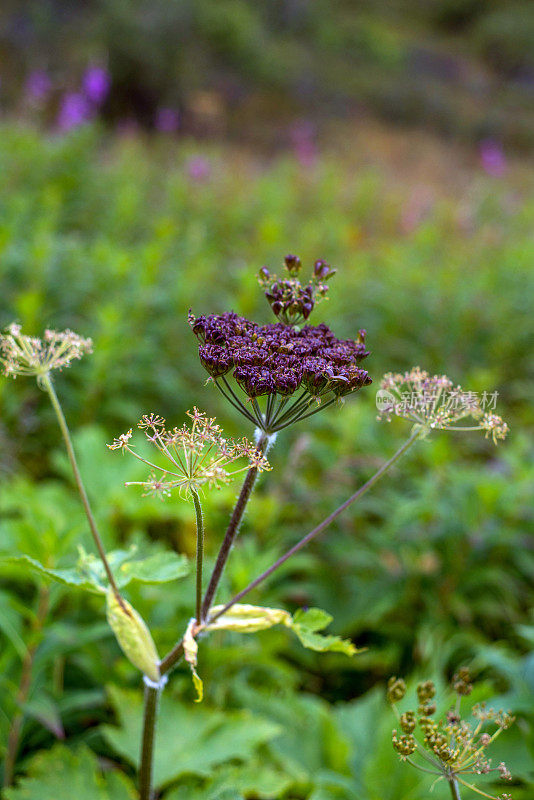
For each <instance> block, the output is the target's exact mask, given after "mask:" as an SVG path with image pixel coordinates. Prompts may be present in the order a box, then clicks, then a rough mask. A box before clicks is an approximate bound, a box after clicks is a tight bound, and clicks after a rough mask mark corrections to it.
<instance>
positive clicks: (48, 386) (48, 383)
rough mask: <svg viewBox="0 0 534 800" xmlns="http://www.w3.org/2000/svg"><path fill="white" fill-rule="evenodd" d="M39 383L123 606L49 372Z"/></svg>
mask: <svg viewBox="0 0 534 800" xmlns="http://www.w3.org/2000/svg"><path fill="white" fill-rule="evenodd" d="M40 385H41V387H42V388H43V389H44V391H45V392H46V393H47V394H48V396H49V398H50V402H51V403H52V407H53V409H54V411H55V414H56V417H57V421H58V423H59V427H60V429H61V434H62V436H63V440H64V442H65V447H66V449H67V455H68V458H69V462H70V466H71V468H72V472H73V475H74V480H75V482H76V486H77V489H78V493H79V495H80V498H81V501H82V505H83V507H84V511H85V515H86V517H87V522H88V523H89V529H90V531H91V534H92V536H93V539H94V542H95V545H96V549H97V550H98V554H99V556H100V558H101V560H102V564H103V565H104V569H105V571H106V575H107V578H108V581H109V585H110V586H111V589H112V590H113V593H114V595H115V597H116V598H117V600H118V602H119V603H120V604H121V606H123V605H124V603H123V600H122V597H121V594H120V592H119V589H118V586H117V583H116V581H115V578H114V576H113V572H112V570H111V567H110V565H109V562H108V559H107V556H106V551H105V549H104V545H103V542H102V539H101V537H100V534H99V532H98V528H97V525H96V521H95V518H94V516H93V512H92V510H91V505H90V503H89V498H88V497H87V492H86V491H85V486H84V483H83V480H82V476H81V474H80V470H79V467H78V462H77V460H76V454H75V452H74V447H73V445H72V440H71V437H70V432H69V427H68V425H67V421H66V419H65V415H64V414H63V409H62V408H61V404H60V402H59V399H58V396H57V394H56V391H55V389H54V385H53V383H52V380H51V378H50V374H49V373H45V374H44V375H43V376H42V377H41V380H40Z"/></svg>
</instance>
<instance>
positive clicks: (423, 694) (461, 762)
mask: <svg viewBox="0 0 534 800" xmlns="http://www.w3.org/2000/svg"><path fill="white" fill-rule="evenodd" d="M469 681H470V676H469V670H468V669H467V668H466V667H461V668H460V669H459V670H458V672H457V673H456V674H455V675H454V678H453V681H452V685H451V689H452V690H453V691H454V693H455V694H456V695H457V699H456V702H455V705H454V707H453V708H452V709H449V711H448V712H447V713H446V715H445V716H444V718H442V719H435V718H434V714H435V713H436V704H435V702H433V701H434V699H435V696H436V687H435V685H434V683H433V682H432V681H422V682H421V683H419V684H418V685H417V700H418V709H417V714H416V713H415V712H414V711H404V712H403V713H402V714H399V713H398V711H396V709H395V711H396V714H397V718H398V720H399V723H400V727H401V729H402V732H403V735H402V736H400V737H399V736H398V735H397V730H396V729H395V730H393V735H392V743H393V747H394V749H395V750H396V752H397V753H398V754H399V756H400V758H401V760H403V761H405V760H407V759H408V761H409V762H410V764H411V765H412V766H414V767H418V768H421V769H422V770H423V771H425V772H428V771H429V769H428V764H429V763H430V764H432V765H433V768H432V769H431V770H430V772H433V773H434V774H435V775H436V777H438V778H439V777H442V778H445V779H446V780H447V781H449V782H450V781H451V780H452V779H455V780H458V781H459V782H463V776H464V775H468V774H470V775H475V776H476V775H486V774H489V773H498V775H499V777H500V778H501V779H502V780H511V777H512V776H511V774H510V771H509V770H508V768H507V766H506V764H505V763H504V762H500V764H499V765H498V766H497V767H492V765H491V759H488V758H487V757H486V749H487V748H488V747H489V746H490V745H491V744H492V743H493V742H494V740H495V739H496V737H497V736H498V735H499V734H500V733H501V731H502V730H504V729H505V728H507V727H508V726H509V725H511V724H512V722H513V717H511V716H510V715H509V714H505V713H503V712H502V711H499V712H495V711H494V710H493V709H486V707H485V706H484V705H477V706H474V708H473V709H472V712H471V713H472V715H473V717H474V718H475V723H474V724H473V723H471V722H469V721H467V720H465V719H462V717H461V713H460V703H461V700H462V698H463V697H465V695H467V694H469V693H470V691H471V689H472V685H471V683H470V682H469ZM405 693H406V685H405V683H404V681H403V680H401V679H399V678H390V679H389V681H388V687H387V697H388V700H389V702H390V703H391V704H392V705H393V706H394V708H395V704H396V703H397V702H399V701H401V700H402V699H403V698H404V696H405ZM488 722H492V723H493V724H494V725H495V726H496V728H497V730H496V731H494V732H493V733H491V734H490V733H489V732H488V731H487V730H483V728H484V727H485V726H486V723H488ZM418 731H419V736H417V733H418ZM425 751H426V752H425ZM414 753H415V754H418V755H419V757H420V758H422V759H424V761H422V763H421V764H419V763H417V762H418V759H417V758H415V760H413V759H410V758H409V756H411V755H413V754H414ZM468 785H469V786H471V788H473V789H475V791H479V790H478V789H477V788H476V786H474V785H472V784H468ZM480 794H484V792H480ZM485 797H489V798H493V800H506V798H508V800H510V798H509V795H506V794H503V795H500V796H499V798H495V797H494V796H493V795H489V794H485Z"/></svg>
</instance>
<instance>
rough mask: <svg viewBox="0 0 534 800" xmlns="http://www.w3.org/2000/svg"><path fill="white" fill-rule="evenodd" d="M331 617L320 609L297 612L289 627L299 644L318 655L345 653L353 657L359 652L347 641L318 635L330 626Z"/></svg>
mask: <svg viewBox="0 0 534 800" xmlns="http://www.w3.org/2000/svg"><path fill="white" fill-rule="evenodd" d="M331 621H332V617H331V616H330V614H327V613H326V611H322V610H321V609H320V608H310V609H308V610H307V611H297V612H296V614H295V616H294V617H293V620H292V622H291V623H290V625H289V627H290V628H291V630H292V631H293V632H294V633H295V634H296V635H297V636H298V638H299V640H300V642H301V644H303V645H304V647H307V648H309V649H310V650H316V651H318V652H320V653H325V652H328V651H330V652H333V653H345V655H347V656H354V655H356V653H358V652H361V651H359V650H358V649H357V648H356V647H355V646H354V645H353V644H352V642H351V641H350V640H349V639H342V638H341V636H331V635H328V634H322V633H319V631H321V630H322V629H323V628H325V627H326V626H327V625H329V624H330V622H331Z"/></svg>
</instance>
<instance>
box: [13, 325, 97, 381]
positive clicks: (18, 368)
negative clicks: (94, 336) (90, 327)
mask: <svg viewBox="0 0 534 800" xmlns="http://www.w3.org/2000/svg"><path fill="white" fill-rule="evenodd" d="M92 352H93V343H92V341H91V339H83V338H82V337H81V336H78V334H77V333H74V332H73V331H71V330H68V329H67V330H65V331H52V330H45V332H44V336H43V338H42V339H38V338H36V337H34V336H26V335H25V334H23V333H21V327H20V325H17V324H16V323H14V322H13V323H12V324H11V325H10V326H9V327H8V328H7V329H6V333H3V334H1V335H0V364H2V368H3V372H4V375H8V376H11V377H12V378H16V377H17V375H30V376H33V377H36V378H37V379H39V378H43V377H44V376H45V375H47V374H48V373H49V372H51V371H52V370H54V369H63V367H68V366H69V364H70V363H71V361H74V360H75V359H79V358H81V357H82V356H83V355H85V354H86V353H92Z"/></svg>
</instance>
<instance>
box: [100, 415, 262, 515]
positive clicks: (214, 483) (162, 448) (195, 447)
mask: <svg viewBox="0 0 534 800" xmlns="http://www.w3.org/2000/svg"><path fill="white" fill-rule="evenodd" d="M187 415H188V416H189V417H190V419H191V421H192V424H191V425H190V426H187V425H183V426H182V427H181V428H172V429H169V430H167V429H166V427H165V420H164V419H163V418H162V417H159V416H158V415H157V414H145V416H143V418H142V419H141V420H140V421H139V423H138V425H137V427H138V428H140V429H141V430H143V431H144V433H145V439H146V440H147V441H148V442H150V444H151V445H153V446H154V447H155V448H156V450H157V451H158V454H159V458H161V459H162V460H164V461H165V462H166V464H165V466H161V465H160V464H157V463H154V462H152V461H150V460H148V459H146V458H144V457H143V456H142V455H140V454H139V453H138V452H137V451H136V450H135V449H134V447H133V445H132V444H130V440H131V438H132V435H133V434H132V430H131V429H130V430H129V431H128V432H127V433H123V434H121V435H120V436H118V437H117V438H116V439H114V440H113V442H112V443H111V444H108V447H109V449H110V450H121V451H122V452H125V451H127V452H128V453H131V454H132V455H133V456H135V457H136V458H137V459H138V460H139V461H142V462H143V463H144V464H146V465H147V466H149V467H150V468H151V472H150V475H149V476H148V478H147V480H146V481H130V482H128V483H127V484H126V485H127V486H142V487H143V489H144V495H155V496H157V497H159V498H161V499H163V498H164V497H168V496H169V495H170V494H171V491H172V490H173V489H179V490H180V492H182V493H187V492H191V491H197V490H198V489H199V488H200V487H202V486H208V487H209V488H220V485H221V484H223V483H228V482H229V481H230V480H231V478H232V477H233V476H234V475H236V474H237V473H239V472H243V471H244V470H247V469H249V467H255V468H256V469H258V470H260V471H261V470H268V469H270V466H269V462H268V461H267V459H266V458H265V456H264V455H263V454H262V453H261V452H260V451H259V450H258V449H257V448H256V447H255V446H254V445H253V444H252V443H251V442H249V441H248V440H247V439H245V438H243V439H238V440H234V439H225V438H224V436H223V434H222V430H221V428H220V427H219V425H217V424H216V423H215V419H214V418H209V417H207V416H206V415H205V414H204V413H202V412H201V411H199V410H198V409H197V408H194V409H193V411H188V412H187ZM238 459H242V460H244V461H245V464H244V466H242V467H240V468H238V469H235V470H232V471H231V472H230V471H228V469H227V467H228V466H229V465H230V464H232V463H234V462H235V461H237V460H238Z"/></svg>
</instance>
